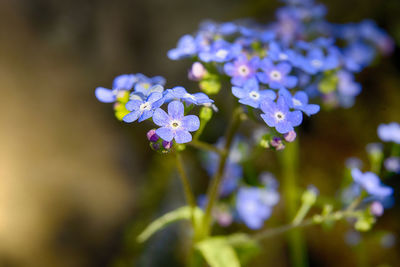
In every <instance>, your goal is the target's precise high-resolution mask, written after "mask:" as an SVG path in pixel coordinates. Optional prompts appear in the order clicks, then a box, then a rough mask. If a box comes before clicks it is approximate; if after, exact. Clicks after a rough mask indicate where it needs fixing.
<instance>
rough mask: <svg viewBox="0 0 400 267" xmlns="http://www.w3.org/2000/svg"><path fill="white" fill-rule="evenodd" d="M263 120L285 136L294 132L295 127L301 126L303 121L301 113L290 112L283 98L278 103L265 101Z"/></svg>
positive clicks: (262, 105)
mask: <svg viewBox="0 0 400 267" xmlns="http://www.w3.org/2000/svg"><path fill="white" fill-rule="evenodd" d="M260 107H261V110H262V111H263V112H264V114H261V118H262V119H263V120H264V121H265V123H266V124H267V125H268V126H269V127H275V129H276V130H277V131H278V132H279V133H281V134H285V133H288V132H290V131H293V127H296V126H299V125H300V124H301V122H302V120H303V115H302V113H301V111H298V110H296V111H289V106H288V105H287V104H286V101H285V99H284V98H283V97H279V98H278V101H277V103H275V102H272V101H265V102H263V103H261V106H260Z"/></svg>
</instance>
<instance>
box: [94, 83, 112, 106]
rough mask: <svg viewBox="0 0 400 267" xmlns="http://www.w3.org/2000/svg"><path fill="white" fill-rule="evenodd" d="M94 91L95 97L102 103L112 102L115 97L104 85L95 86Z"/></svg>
mask: <svg viewBox="0 0 400 267" xmlns="http://www.w3.org/2000/svg"><path fill="white" fill-rule="evenodd" d="M94 93H95V95H96V97H97V99H98V100H99V101H100V102H103V103H112V102H114V101H115V99H116V98H115V95H114V93H113V91H112V90H110V89H107V88H104V87H97V88H96V91H94Z"/></svg>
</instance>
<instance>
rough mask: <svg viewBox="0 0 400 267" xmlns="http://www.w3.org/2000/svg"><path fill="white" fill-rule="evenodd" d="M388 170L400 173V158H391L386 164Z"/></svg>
mask: <svg viewBox="0 0 400 267" xmlns="http://www.w3.org/2000/svg"><path fill="white" fill-rule="evenodd" d="M384 165H385V168H386V170H388V171H390V172H394V173H400V157H389V158H387V159H386V160H385V162H384Z"/></svg>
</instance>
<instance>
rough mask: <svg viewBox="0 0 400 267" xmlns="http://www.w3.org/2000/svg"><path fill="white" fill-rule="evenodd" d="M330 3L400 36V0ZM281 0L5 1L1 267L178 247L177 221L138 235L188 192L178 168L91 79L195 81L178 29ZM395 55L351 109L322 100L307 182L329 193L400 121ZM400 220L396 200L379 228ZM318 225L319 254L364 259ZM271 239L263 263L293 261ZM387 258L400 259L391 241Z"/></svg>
mask: <svg viewBox="0 0 400 267" xmlns="http://www.w3.org/2000/svg"><path fill="white" fill-rule="evenodd" d="M322 2H324V1H322ZM350 2H351V3H350ZM348 4H351V5H353V6H355V7H357V12H353V11H352V10H350V9H348ZM327 5H328V7H329V12H330V14H333V15H330V17H331V18H332V19H333V20H336V21H338V22H344V21H358V20H361V19H363V18H367V17H371V18H374V19H377V20H378V23H379V24H380V25H382V26H385V27H386V28H387V29H388V31H389V32H390V33H391V34H392V35H394V36H395V38H397V40H398V41H399V40H400V19H399V18H398V17H397V13H398V12H400V7H399V2H398V0H388V1H385V4H382V3H381V1H372V0H371V1H344V0H341V1H333V0H331V1H327ZM276 6H277V2H276V1H267V0H265V1H262V0H249V1H239V0H233V1H232V0H230V1H229V0H218V1H214V0H203V1H194V0H193V1H185V0H174V1H165V0H149V1H137V0H130V1H129V0H122V1H106V0H103V1H94V0H92V1H57V0H2V1H0V90H1V100H0V103H1V105H0V122H1V130H0V266H10V267H14V266H15V267H19V266H23V267H25V266H27V267H31V266H32V267H47V266H57V267H59V266H60V267H64V266H68V267H69V266H74V267H75V266H76V267H81V266H82V267H83V266H161V265H160V264H161V263H163V262H164V264H165V261H164V258H163V257H164V256H169V257H179V256H177V255H178V254H179V250H178V251H177V252H176V251H175V252H168V253H169V254H168V253H167V252H165V251H166V250H168V249H172V248H173V247H174V246H172V245H170V244H172V243H173V242H172V241H171V240H172V239H174V238H175V237H176V236H177V235H179V234H178V233H179V232H178V233H177V230H176V229H172V231H171V232H172V234H168V233H167V234H164V236H161V237H160V238H159V239H158V241H154V242H151V243H150V244H149V245H145V247H142V246H138V245H130V244H132V242H134V241H132V240H134V238H135V236H136V235H137V233H138V231H140V230H141V229H143V227H144V226H145V225H146V224H147V223H148V222H149V221H150V220H151V219H153V218H155V217H156V216H158V215H160V214H162V213H164V212H166V211H168V210H170V209H172V208H171V207H172V206H177V205H181V204H182V196H181V194H182V191H181V189H180V185H179V183H178V181H177V180H176V179H173V177H172V179H169V180H168V179H166V178H165V177H162V176H160V174H159V173H157V172H154V171H153V170H154V169H158V170H161V169H162V170H165V172H164V174H167V173H170V172H172V170H171V166H170V163H169V162H168V160H166V159H165V158H160V156H154V154H153V153H152V151H151V150H150V149H149V148H148V144H147V143H146V142H145V139H144V137H143V136H144V134H145V132H146V129H145V127H140V128H139V127H137V128H135V127H133V126H132V125H125V124H122V123H119V122H118V121H117V120H116V119H115V118H114V117H113V113H112V107H111V106H110V105H106V104H102V103H99V102H98V101H97V100H96V99H95V97H94V88H95V87H97V86H105V87H107V86H111V83H112V79H113V77H114V76H116V75H118V74H121V73H137V72H142V73H144V74H146V75H148V76H154V75H162V76H164V77H166V78H167V81H168V83H167V84H168V86H174V85H178V84H180V85H188V84H189V83H188V82H187V79H186V68H187V67H188V66H187V63H186V62H172V61H170V60H168V59H167V57H166V52H167V50H168V49H170V48H172V47H173V46H174V45H175V43H176V41H177V39H178V38H179V37H180V36H181V35H183V34H185V33H188V32H192V31H194V30H195V29H196V28H197V25H198V23H199V22H201V21H202V20H203V19H206V18H211V19H215V20H218V21H226V20H231V19H236V18H241V17H249V16H256V17H257V18H260V19H261V20H264V21H265V20H267V19H271V18H272V17H271V16H272V14H273V10H274V8H275V7H276ZM358 7H359V8H358ZM264 14H265V15H264ZM398 58H399V55H398V50H397V51H396V53H395V55H394V57H393V58H392V59H383V60H382V62H381V65H379V66H376V67H374V68H370V69H368V70H366V73H365V74H363V75H361V77H360V81H361V82H362V83H363V85H364V91H363V93H362V95H361V97H360V98H359V99H358V100H357V104H356V106H355V107H354V108H353V109H352V110H343V109H342V110H337V111H332V112H323V113H322V114H320V115H319V116H318V117H316V118H315V120H314V121H313V122H312V125H308V126H307V125H306V128H305V130H304V133H303V134H304V138H303V139H302V143H304V150H303V152H302V153H303V154H302V156H303V158H304V159H307V160H304V161H308V162H312V164H311V163H310V164H304V165H303V169H302V176H303V177H307V178H306V179H305V180H304V181H303V182H302V185H307V184H308V183H315V184H316V185H317V186H318V187H319V188H321V191H322V192H323V193H330V194H333V192H334V190H335V188H337V187H338V185H339V184H340V182H339V181H337V180H335V177H336V175H341V170H342V169H341V168H342V167H343V162H344V159H345V158H346V157H349V156H360V155H362V153H363V147H364V145H365V144H366V143H368V142H372V141H377V139H376V134H375V129H376V126H377V125H378V124H379V123H381V122H389V121H393V120H397V121H400V105H399V103H400V93H399V87H400V78H399V77H400V75H399V74H400V72H399V69H400V63H399V60H398ZM192 85H193V84H192ZM195 90H197V89H195ZM327 129H328V130H327ZM360 132H361V134H360ZM321 155H322V156H321ZM192 167H193V166H192ZM338 170H339V171H338ZM160 172H161V171H160ZM194 172H195V171H194ZM321 177H324V178H323V179H324V180H323V181H321ZM200 179H205V178H204V177H200ZM397 185H398V183H397ZM168 192H169V193H168ZM398 219H399V210H398V208H397V209H394V211H389V217H388V219H386V220H383V222H382V225H383V228H385V227H387V228H388V229H393V231H397V233H398V232H399V230H400V229H399V226H398ZM127 229H128V230H127ZM129 229H130V230H129ZM320 233H321V230H317V231H314V232H311V231H310V233H309V239H310V240H311V241H310V244H309V245H310V249H311V252H310V255H312V257H313V259H314V262H315V263H314V265H313V266H354V265H352V264H353V263H354V261H352V258H351V257H352V256H351V253H349V250H346V248H345V247H342V248H340V249H337V247H338V246H344V245H343V241H342V236H339V235H335V232H332V233H325V232H324V233H322V234H321V235H325V237H324V238H323V239H320V238H319V234H320ZM160 240H161V241H160ZM321 240H323V241H324V242H323V241H321ZM322 242H323V243H324V244H323V245H322V244H321V243H322ZM275 245H276V246H275ZM265 246H266V247H265V248H266V249H267V250H268V251H270V252H266V253H265V255H264V256H265V258H263V257H260V258H259V259H258V260H257V261H256V262H255V265H254V266H265V265H264V264H265V262H268V263H273V262H275V263H273V264H272V265H271V264H270V265H269V266H286V264H287V260H285V256H287V255H285V254H284V253H282V250H281V249H282V248H283V247H284V244H283V241H282V240H281V239H279V240H273V242H272V243H267V244H266V245H265ZM322 247H324V248H325V249H324V248H322ZM335 248H336V249H335ZM163 252H165V253H166V255H164V254H162V253H163ZM272 252H273V253H272ZM160 253H161V254H160ZM385 253H387V252H383V253H381V254H380V256H379V257H381V258H382V257H384V256H385V255H386V254H385ZM171 255H172V256H171ZM321 255H322V256H321ZM382 255H383V256H382ZM157 257H158V258H159V260H158V261H157V260H150V259H153V258H157ZM325 257H326V259H327V260H326V262H330V263H325V261H323V260H322V258H325ZM338 257H343V258H342V259H338ZM377 257H378V256H377ZM379 257H378V258H379ZM390 257H391V259H392V260H391V262H395V260H399V255H397V256H396V254H395V253H393V251H392V254H390ZM349 258H350V259H349ZM332 260H337V261H336V263H335V262H332ZM166 262H167V263H168V266H175V264H177V263H176V261H174V260H168V261H166ZM170 262H171V263H170ZM346 264H348V265H346ZM165 266H167V265H165ZM393 266H395V265H393Z"/></svg>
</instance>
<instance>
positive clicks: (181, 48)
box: [167, 34, 197, 60]
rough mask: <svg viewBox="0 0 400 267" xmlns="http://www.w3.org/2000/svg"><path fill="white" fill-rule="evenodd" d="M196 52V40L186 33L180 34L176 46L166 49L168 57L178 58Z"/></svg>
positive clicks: (189, 55)
mask: <svg viewBox="0 0 400 267" xmlns="http://www.w3.org/2000/svg"><path fill="white" fill-rule="evenodd" d="M196 52H197V47H196V42H195V39H194V38H193V36H191V35H189V34H186V35H184V36H182V37H181V38H180V39H179V41H178V45H177V47H176V48H174V49H171V50H169V51H168V54H167V55H168V58H169V59H171V60H178V59H183V58H187V57H191V56H194V55H195V54H196Z"/></svg>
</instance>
